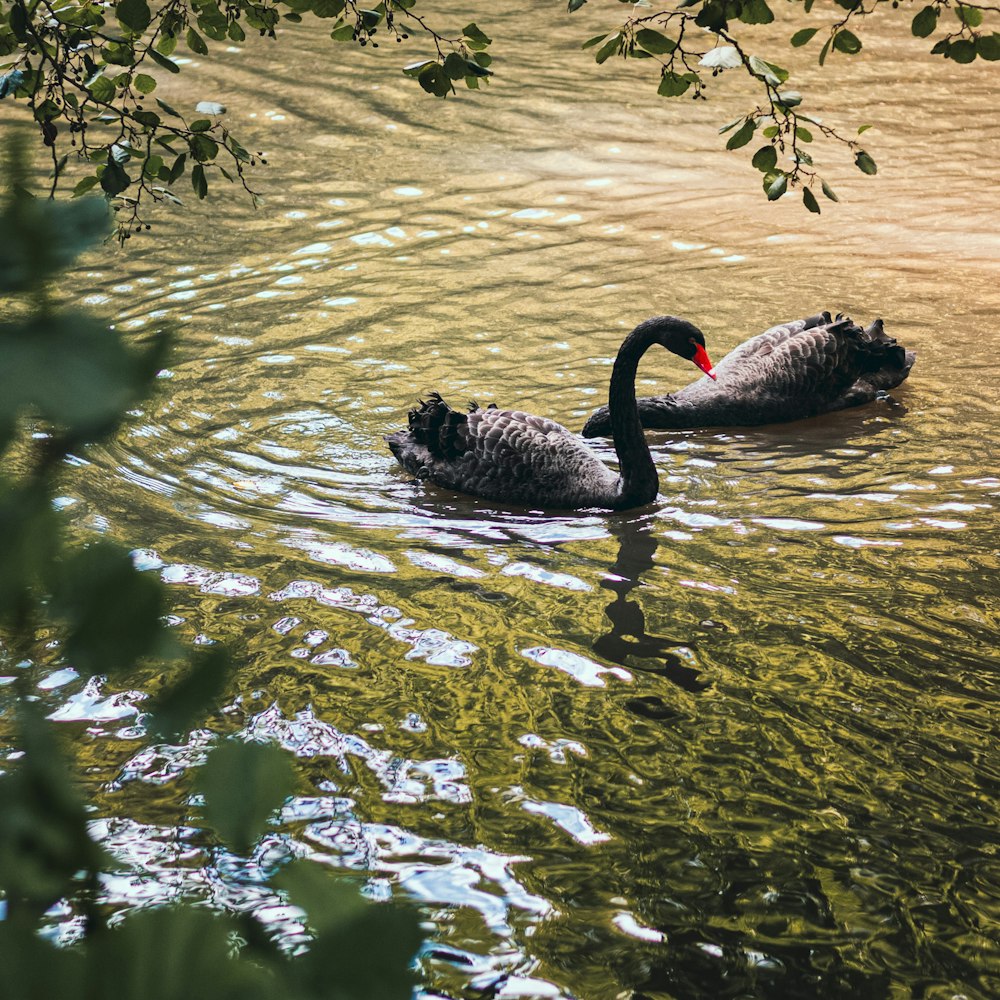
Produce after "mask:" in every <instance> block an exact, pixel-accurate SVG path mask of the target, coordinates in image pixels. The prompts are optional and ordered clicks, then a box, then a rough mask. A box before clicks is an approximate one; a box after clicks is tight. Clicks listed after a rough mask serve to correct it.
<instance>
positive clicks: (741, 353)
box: [715, 312, 833, 373]
mask: <svg viewBox="0 0 1000 1000" xmlns="http://www.w3.org/2000/svg"><path fill="white" fill-rule="evenodd" d="M831 322H833V319H832V317H831V316H830V314H829V313H828V312H822V313H817V314H816V315H815V316H806V317H805V318H804V319H792V320H788V321H787V322H784V323H776V324H775V325H774V326H772V327H769V328H768V329H767V330H765V331H764V332H763V333H759V334H757V336H756V337H751V338H750V339H749V340H745V341H744V342H743V343H742V344H740V345H739V346H738V347H735V348H734V349H733V350H732V351H730V352H729V353H728V354H727V355H726V356H725V357H724V358H723V359H722V360H721V361H720V362H719V363H718V364H717V365H716V366H715V370H716V373H718V371H719V369H721V368H722V367H723V366H731V365H739V364H740V363H741V362H742V361H744V360H745V359H746V358H749V357H753V356H754V355H757V356H760V357H763V356H766V355H768V354H770V353H771V352H772V351H774V350H775V349H777V348H780V347H781V345H782V344H785V343H787V342H788V341H789V340H792V339H794V338H795V337H798V336H799V335H800V334H801V333H802V332H803V330H813V329H816V328H817V327H825V326H828V325H829V324H830V323H831Z"/></svg>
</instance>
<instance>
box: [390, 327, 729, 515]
mask: <svg viewBox="0 0 1000 1000" xmlns="http://www.w3.org/2000/svg"><path fill="white" fill-rule="evenodd" d="M653 344H660V345H661V346H663V347H665V348H666V349H667V350H668V351H672V352H673V353H674V354H677V355H678V356H680V357H682V358H685V359H686V360H689V361H691V362H692V363H693V364H695V365H697V366H698V367H699V368H701V369H702V371H704V372H706V374H711V373H712V363H711V361H709V359H708V354H706V352H705V338H704V335H703V334H702V332H701V331H700V330H699V329H698V328H697V327H696V326H694V325H692V324H691V323H688V322H687V321H686V320H683V319H678V318H677V317H675V316H656V317H654V318H652V319H647V320H645V321H644V322H642V323H640V324H639V325H638V326H637V327H636V328H635V329H634V330H633V331H632V332H631V333H630V334H629V335H628V336H627V337H626V338H625V340H624V342H623V343H622V345H621V347H620V348H619V350H618V357H617V358H616V359H615V365H614V369H613V371H612V374H611V385H610V388H609V390H608V414H609V426H610V431H611V437H612V439H613V442H614V448H615V452H616V453H617V455H618V464H619V468H620V470H621V472H620V474H616V473H615V472H613V471H612V470H611V469H609V468H608V467H607V466H606V465H605V464H604V462H603V461H601V459H600V458H599V457H598V456H597V455H596V454H594V452H592V451H591V450H590V449H589V448H588V447H587V446H586V445H584V444H581V443H580V441H579V440H577V438H576V436H575V435H573V434H572V433H571V432H570V431H568V430H567V429H566V428H565V427H563V426H562V425H561V424H557V423H556V422H555V421H554V420H548V419H546V418H545V417H536V416H533V415H532V414H530V413H524V412H522V411H520V410H501V409H498V408H497V406H496V404H491V405H490V406H488V407H486V408H485V409H483V408H481V407H479V406H478V405H476V404H475V403H473V404H472V407H471V408H470V410H469V412H468V413H461V412H459V411H458V410H453V409H452V408H451V407H450V406H449V405H448V404H447V403H446V402H445V401H444V400H443V399H442V398H441V397H440V396H439V395H438V394H437V393H433V394H432V395H431V397H430V398H429V399H428V400H427V401H423V400H421V402H420V405H419V406H418V407H416V408H415V409H413V410H410V413H409V420H408V424H409V426H408V429H407V430H405V431H397V432H396V433H395V434H389V435H387V436H386V439H385V440H386V442H387V443H388V445H389V448H390V449H391V451H392V453H393V455H395V456H396V459H397V460H398V461H399V464H400V465H402V466H403V468H404V469H406V470H407V471H408V472H410V473H412V474H413V475H415V476H416V477H417V478H418V479H426V480H429V481H430V482H432V483H436V484H437V485H438V486H443V487H444V488H445V489H449V490H456V491H457V492H460V493H471V494H472V495H474V496H479V497H484V498H485V499H487V500H499V501H503V502H505V503H513V504H518V505H523V506H530V507H546V508H558V509H564V510H579V509H584V508H589V507H603V508H607V509H610V510H626V509H628V508H630V507H641V506H643V505H644V504H647V503H650V502H652V501H653V500H654V499H655V498H656V493H657V489H658V488H659V480H658V477H657V474H656V465H655V464H654V463H653V457H652V455H650V453H649V446H648V445H647V444H646V439H645V436H644V434H643V430H642V422H641V420H640V419H639V411H638V409H637V406H636V398H635V374H636V370H637V369H638V366H639V360H640V359H641V358H642V356H643V354H645V353H646V351H647V350H648V349H649V348H650V347H652V346H653Z"/></svg>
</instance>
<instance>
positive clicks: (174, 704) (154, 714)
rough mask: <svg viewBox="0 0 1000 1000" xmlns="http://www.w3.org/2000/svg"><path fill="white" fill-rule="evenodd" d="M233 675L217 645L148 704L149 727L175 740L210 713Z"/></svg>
mask: <svg viewBox="0 0 1000 1000" xmlns="http://www.w3.org/2000/svg"><path fill="white" fill-rule="evenodd" d="M231 673H232V665H231V663H230V661H229V656H228V655H227V654H226V651H225V649H223V648H222V647H221V646H216V647H214V648H212V649H209V650H207V651H206V652H202V653H200V655H198V656H197V657H195V660H194V662H193V663H192V665H191V667H190V669H189V670H188V671H187V673H186V674H184V675H183V676H182V677H181V678H180V679H179V680H177V681H174V682H173V683H172V684H170V685H169V686H168V687H167V688H165V689H164V690H162V691H161V692H160V693H159V694H157V695H156V696H155V697H154V698H153V699H152V700H151V702H150V705H149V707H150V712H151V715H150V717H149V719H148V727H149V729H150V731H151V732H152V733H154V734H155V735H157V736H159V737H161V738H163V739H175V738H177V737H178V736H181V735H183V734H184V733H186V732H187V731H188V730H189V729H190V728H191V727H192V726H193V725H195V724H196V723H198V722H201V720H202V719H203V718H204V716H205V715H206V714H207V713H208V712H210V711H212V709H213V706H214V705H215V703H216V701H217V700H218V699H219V698H220V697H221V695H222V692H223V690H224V689H225V687H226V684H227V683H228V681H229V678H230V675H231Z"/></svg>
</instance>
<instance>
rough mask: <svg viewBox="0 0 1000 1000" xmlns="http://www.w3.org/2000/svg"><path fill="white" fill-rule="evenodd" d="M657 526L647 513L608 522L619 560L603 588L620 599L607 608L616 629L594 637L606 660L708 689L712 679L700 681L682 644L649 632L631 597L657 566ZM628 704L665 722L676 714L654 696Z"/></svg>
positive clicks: (682, 684)
mask: <svg viewBox="0 0 1000 1000" xmlns="http://www.w3.org/2000/svg"><path fill="white" fill-rule="evenodd" d="M653 525H654V521H653V519H652V518H650V517H649V516H648V515H645V516H640V517H625V518H621V519H615V520H613V521H609V522H608V527H609V528H610V530H611V533H612V534H613V535H615V536H616V537H617V538H618V558H617V559H616V560H615V562H614V565H613V566H612V567H611V569H610V571H609V573H608V575H607V576H606V577H605V579H604V580H602V581H601V587H603V588H604V589H605V590H610V591H611V592H612V593H613V594H614V595H615V599H614V600H613V601H612V602H611V603H610V604H609V605H608V606H607V608H606V609H605V614H606V615H607V617H608V618H609V619H610V621H611V629H610V630H609V631H608V632H605V633H604V635H601V636H599V637H598V638H597V639H595V640H594V643H593V649H594V652H595V653H597V655H598V656H600V657H601V658H602V659H605V660H610V661H611V662H612V663H617V664H619V665H620V666H623V667H627V668H628V669H629V670H641V671H644V672H646V673H651V674H656V675H658V676H661V677H663V678H665V679H666V680H668V681H670V682H671V683H673V684H676V685H677V686H678V687H681V688H683V689H684V690H685V691H691V692H698V691H704V690H705V688H707V687H709V683H708V682H706V681H703V680H700V679H699V677H700V671H698V670H696V669H695V668H693V667H691V666H690V665H689V664H687V663H685V662H684V660H683V659H682V658H681V657H680V656H678V655H677V653H676V652H674V650H676V648H677V647H678V645H680V643H679V642H678V641H677V640H676V639H670V638H667V637H665V636H658V635H650V634H649V633H648V632H647V631H646V616H645V614H644V613H643V610H642V606H641V605H640V604H639V603H638V602H637V601H634V600H629V599H628V597H629V594H630V593H631V592H632V591H633V590H635V589H636V588H637V587H638V586H639V585H640V583H641V578H642V575H643V574H644V573H646V572H648V571H649V570H651V569H652V568H653V557H654V556H655V554H656V548H657V545H658V544H659V543H658V541H657V538H656V535H655V533H654V531H653ZM629 708H630V709H632V710H633V711H635V712H636V714H638V715H642V716H645V717H646V718H650V719H658V720H662V719H665V718H667V717H673V715H674V714H675V711H674V710H673V709H671V708H670V707H669V706H667V705H666V704H665V703H663V702H661V701H660V699H658V698H656V697H655V696H644V697H637V698H633V699H630V701H629ZM664 713H666V714H664Z"/></svg>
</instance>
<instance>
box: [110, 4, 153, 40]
mask: <svg viewBox="0 0 1000 1000" xmlns="http://www.w3.org/2000/svg"><path fill="white" fill-rule="evenodd" d="M115 15H116V16H117V18H118V20H119V21H120V22H121V24H122V25H123V26H124V27H126V28H128V30H129V31H131V32H133V33H134V34H136V35H141V34H142V33H143V32H144V31H145V30H146V29H147V28H148V27H149V22H150V21H151V20H152V15H151V14H150V12H149V5H148V4H147V3H146V0H120V2H119V3H118V6H117V7H116V8H115Z"/></svg>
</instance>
